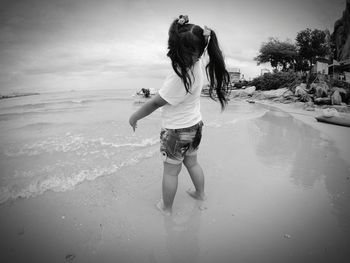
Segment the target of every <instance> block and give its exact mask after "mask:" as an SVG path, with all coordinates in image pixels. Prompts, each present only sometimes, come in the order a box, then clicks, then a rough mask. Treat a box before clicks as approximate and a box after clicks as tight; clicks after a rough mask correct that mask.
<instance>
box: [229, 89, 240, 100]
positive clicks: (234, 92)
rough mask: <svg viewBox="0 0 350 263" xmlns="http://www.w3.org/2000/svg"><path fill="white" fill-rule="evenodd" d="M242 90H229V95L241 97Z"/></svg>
mask: <svg viewBox="0 0 350 263" xmlns="http://www.w3.org/2000/svg"><path fill="white" fill-rule="evenodd" d="M242 92H243V90H241V89H234V90H231V97H232V98H236V97H241V94H242Z"/></svg>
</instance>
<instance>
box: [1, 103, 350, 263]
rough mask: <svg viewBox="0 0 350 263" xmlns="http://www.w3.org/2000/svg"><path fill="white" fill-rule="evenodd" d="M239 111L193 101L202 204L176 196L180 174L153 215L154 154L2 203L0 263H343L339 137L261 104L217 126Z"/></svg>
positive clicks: (332, 129) (344, 136) (349, 228)
mask: <svg viewBox="0 0 350 263" xmlns="http://www.w3.org/2000/svg"><path fill="white" fill-rule="evenodd" d="M245 104H248V103H247V102H245V101H244V100H232V101H230V105H229V109H228V110H227V111H226V112H225V113H224V114H220V113H219V106H218V105H217V104H215V103H214V102H211V101H208V100H204V101H203V103H202V107H203V109H204V110H203V118H204V122H205V127H204V133H203V140H202V144H201V148H200V152H199V155H198V156H199V160H200V162H201V164H202V166H203V170H204V172H205V176H206V194H207V200H206V201H202V202H201V201H196V200H194V199H192V198H191V197H190V196H189V195H187V194H186V190H187V189H188V188H191V187H192V185H191V182H190V178H189V176H188V174H187V171H186V170H185V169H184V168H183V170H182V171H181V173H180V175H179V187H178V191H177V195H176V198H175V203H174V208H173V215H172V216H169V217H164V216H163V215H161V214H160V213H159V211H158V210H157V209H156V208H155V204H156V202H157V201H158V200H159V198H160V196H161V174H162V165H161V159H160V158H159V156H158V155H157V154H154V155H152V156H150V157H148V158H145V159H143V160H142V161H140V162H138V163H137V164H135V165H130V166H125V167H122V168H120V169H118V170H117V171H116V172H115V173H114V174H112V175H107V176H101V177H98V178H97V179H95V180H93V181H89V180H88V181H84V182H83V183H81V184H78V185H77V186H76V187H75V189H74V190H69V191H65V192H53V191H47V192H45V193H44V194H42V195H38V196H36V197H31V198H28V199H17V200H9V201H7V202H6V203H4V204H2V205H1V206H0V232H1V243H2V245H1V252H0V261H1V262H50V263H52V262H118V263H119V262H120V263H123V262H152V263H154V262H177V263H179V262H218V263H219V262H318V263H319V262H349V261H348V260H349V259H350V251H349V249H348V244H349V243H348V241H349V236H350V180H349V176H350V132H349V131H350V129H349V128H346V127H340V126H332V125H328V124H322V123H317V122H316V120H315V119H314V115H315V114H317V112H306V111H304V110H302V109H300V108H298V107H296V106H293V105H282V104H277V103H267V102H265V103H263V104H264V105H260V103H256V104H255V105H249V107H263V108H264V111H263V114H262V115H261V116H254V117H252V118H243V119H239V118H236V119H232V120H230V121H227V120H226V121H223V122H220V120H221V119H225V118H228V116H230V115H229V114H230V111H232V112H235V111H236V112H237V111H238V112H239V111H240V110H242V109H245V107H247V106H245ZM269 105H270V106H271V107H270V106H269ZM279 109H282V110H283V111H280V110H279ZM287 112H289V113H290V114H289V113H287ZM242 114H243V113H242ZM218 120H219V121H218ZM214 121H216V122H214ZM218 125H219V126H220V127H219V128H217V126H218ZM137 132H138V133H142V125H141V124H140V125H139V130H138V131H137Z"/></svg>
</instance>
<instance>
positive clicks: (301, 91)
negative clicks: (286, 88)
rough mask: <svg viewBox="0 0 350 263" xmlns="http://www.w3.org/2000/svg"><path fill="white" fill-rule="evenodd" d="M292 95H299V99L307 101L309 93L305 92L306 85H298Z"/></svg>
mask: <svg viewBox="0 0 350 263" xmlns="http://www.w3.org/2000/svg"><path fill="white" fill-rule="evenodd" d="M294 95H295V96H297V97H299V99H300V100H301V101H309V100H310V95H309V93H307V90H306V87H304V86H303V85H299V86H297V87H296V88H295V92H294Z"/></svg>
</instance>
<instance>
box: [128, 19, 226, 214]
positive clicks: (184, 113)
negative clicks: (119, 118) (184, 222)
mask: <svg viewBox="0 0 350 263" xmlns="http://www.w3.org/2000/svg"><path fill="white" fill-rule="evenodd" d="M188 22H189V21H188V17H187V16H180V17H179V18H178V19H175V20H174V21H173V23H172V24H171V26H170V29H169V39H168V53H167V56H168V57H169V58H170V60H171V64H172V68H173V72H172V73H171V74H170V75H169V76H168V77H167V78H166V80H165V82H164V84H163V86H162V87H161V89H160V90H159V93H158V94H157V95H156V96H155V97H153V98H152V99H151V100H150V101H148V102H147V103H145V104H144V105H143V106H142V107H141V108H139V109H138V110H137V111H136V112H135V113H134V114H132V115H131V117H130V119H129V123H130V125H131V127H132V128H133V130H134V131H135V129H136V127H137V121H138V120H140V119H142V118H144V117H146V116H147V115H149V114H151V113H152V112H153V111H155V110H156V109H158V108H160V107H162V109H161V110H162V114H161V118H162V130H161V132H160V140H161V146H160V151H161V153H162V155H163V163H164V170H163V182H162V193H163V199H162V200H161V201H160V202H159V203H158V204H157V208H158V209H159V210H160V211H161V212H162V213H163V214H165V215H170V214H171V210H172V206H173V202H174V198H175V194H176V190H177V185H178V174H179V173H180V170H181V167H182V163H183V164H184V165H185V167H186V168H187V171H188V172H189V174H190V177H191V180H192V182H193V184H194V187H195V191H189V192H188V193H189V195H190V196H192V197H193V198H195V199H199V200H204V198H205V194H204V174H203V170H202V168H201V166H200V165H199V163H198V161H197V150H198V147H199V144H200V141H201V137H202V126H203V122H202V117H201V113H200V94H201V90H202V87H203V85H204V84H205V83H206V82H205V79H206V78H208V79H209V84H210V88H209V94H210V97H211V98H212V99H214V100H215V98H214V94H213V91H214V90H215V91H216V96H217V98H218V99H219V102H220V104H221V108H222V110H223V109H224V108H225V105H226V103H227V100H226V98H225V93H226V89H227V86H228V83H229V74H228V72H227V70H226V69H225V62H224V58H223V55H222V52H221V50H220V48H219V45H218V41H217V38H216V34H215V32H214V31H213V30H210V29H208V28H207V27H204V29H203V28H201V27H200V26H198V25H194V24H189V23H188ZM206 53H207V54H206ZM207 55H209V59H208V56H207Z"/></svg>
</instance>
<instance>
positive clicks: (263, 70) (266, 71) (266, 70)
mask: <svg viewBox="0 0 350 263" xmlns="http://www.w3.org/2000/svg"><path fill="white" fill-rule="evenodd" d="M265 73H270V70H269V69H267V68H262V69H261V72H260V75H261V76H263V75H264V74H265Z"/></svg>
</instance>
